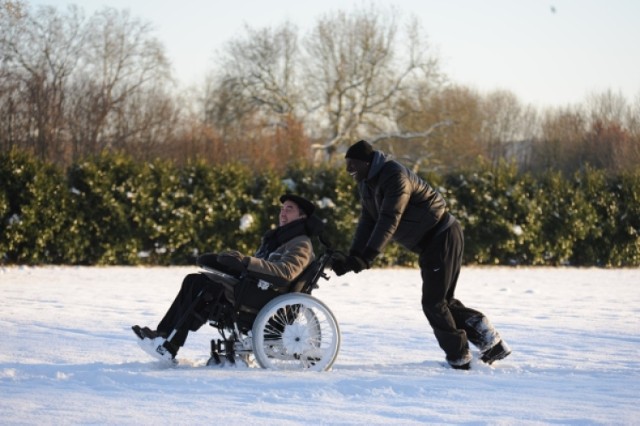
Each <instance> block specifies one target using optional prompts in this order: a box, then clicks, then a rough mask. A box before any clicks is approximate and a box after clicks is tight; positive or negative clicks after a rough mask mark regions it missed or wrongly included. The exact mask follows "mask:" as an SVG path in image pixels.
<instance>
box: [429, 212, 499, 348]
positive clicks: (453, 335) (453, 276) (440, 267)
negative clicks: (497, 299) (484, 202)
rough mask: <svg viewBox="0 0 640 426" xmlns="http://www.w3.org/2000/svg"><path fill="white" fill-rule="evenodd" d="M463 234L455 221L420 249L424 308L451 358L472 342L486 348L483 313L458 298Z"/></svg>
mask: <svg viewBox="0 0 640 426" xmlns="http://www.w3.org/2000/svg"><path fill="white" fill-rule="evenodd" d="M463 251H464V237H463V234H462V228H461V227H460V224H459V223H458V222H457V221H455V222H454V223H453V224H452V225H451V226H450V227H449V228H448V229H446V230H445V231H443V232H442V233H440V234H438V235H436V236H435V237H433V238H432V240H431V241H430V242H428V243H427V244H426V245H425V248H424V250H423V251H422V253H420V257H419V261H418V262H419V265H420V272H421V274H422V310H423V312H424V314H425V315H426V317H427V319H428V320H429V324H430V325H431V328H433V332H434V334H435V337H436V339H437V340H438V344H439V345H440V347H441V348H442V350H444V352H445V354H446V356H447V359H448V360H452V361H454V360H458V359H460V358H462V357H463V356H464V355H465V354H466V353H467V351H468V350H469V343H468V341H471V343H473V344H475V345H476V346H478V347H480V348H481V349H484V346H486V345H485V341H486V339H487V338H488V337H487V333H489V332H491V330H486V329H485V328H486V327H485V328H483V327H482V326H481V325H480V324H488V320H486V318H485V317H484V315H483V314H482V313H481V312H479V311H476V310H474V309H471V308H467V307H466V306H464V305H463V304H462V302H461V301H459V300H458V299H456V298H455V291H456V285H457V283H458V276H459V275H460V267H461V264H462V253H463Z"/></svg>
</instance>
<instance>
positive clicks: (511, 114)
mask: <svg viewBox="0 0 640 426" xmlns="http://www.w3.org/2000/svg"><path fill="white" fill-rule="evenodd" d="M481 111H482V114H483V120H482V121H483V124H482V128H481V131H480V134H479V135H478V137H479V139H480V143H481V144H483V145H484V146H485V147H486V153H487V155H488V156H489V159H490V160H491V161H492V163H493V164H496V163H497V162H498V161H499V160H500V159H504V158H514V159H516V160H519V161H520V162H522V161H524V160H525V159H526V157H527V156H528V150H529V149H530V143H531V141H532V140H533V139H534V138H535V137H536V133H537V132H536V131H537V112H536V111H535V109H534V108H533V107H531V106H523V105H522V104H521V103H520V101H519V100H518V99H517V97H516V96H515V95H514V94H513V93H511V92H508V91H505V90H498V91H495V92H492V93H489V94H488V95H486V96H485V97H484V98H483V101H482V105H481Z"/></svg>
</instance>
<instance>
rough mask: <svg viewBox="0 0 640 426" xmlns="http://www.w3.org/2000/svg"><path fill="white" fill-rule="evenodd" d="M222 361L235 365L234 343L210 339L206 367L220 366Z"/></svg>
mask: <svg viewBox="0 0 640 426" xmlns="http://www.w3.org/2000/svg"><path fill="white" fill-rule="evenodd" d="M223 357H224V359H225V360H226V361H227V362H229V363H231V364H235V363H236V351H235V342H234V341H233V340H222V339H217V340H216V339H212V340H211V358H209V361H207V365H220V364H222V362H223Z"/></svg>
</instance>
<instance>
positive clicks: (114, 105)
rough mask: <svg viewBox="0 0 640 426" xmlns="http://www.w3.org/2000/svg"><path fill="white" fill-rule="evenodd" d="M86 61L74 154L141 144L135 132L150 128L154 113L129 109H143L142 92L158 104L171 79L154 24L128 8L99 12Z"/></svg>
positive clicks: (77, 94)
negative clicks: (152, 33) (136, 143)
mask: <svg viewBox="0 0 640 426" xmlns="http://www.w3.org/2000/svg"><path fill="white" fill-rule="evenodd" d="M81 61H82V69H81V70H80V71H79V72H78V74H77V77H76V79H75V81H74V87H73V90H72V92H73V95H74V96H73V100H72V101H71V102H70V103H71V109H72V111H73V114H72V115H71V116H70V121H71V122H70V127H71V129H72V138H73V141H74V152H75V153H77V155H86V154H95V153H97V152H100V151H101V150H103V149H105V148H110V147H117V146H123V145H125V144H127V143H132V142H135V137H134V136H135V135H140V134H142V133H144V130H145V128H148V127H149V126H150V123H149V120H150V117H146V118H144V119H141V117H142V115H140V114H133V115H132V114H129V113H131V112H132V111H139V108H140V102H143V101H142V98H144V95H143V96H141V94H145V93H146V94H149V95H150V96H148V102H152V101H153V100H156V99H157V96H158V93H159V92H160V91H161V90H162V87H164V86H166V85H168V84H169V83H170V73H169V63H168V61H167V59H166V57H165V54H164V49H163V47H162V45H161V43H160V42H159V41H158V40H157V39H156V38H154V37H153V36H152V35H151V28H150V26H149V24H146V23H143V22H141V21H140V20H138V19H134V18H131V16H130V14H129V12H128V11H117V10H115V9H110V8H106V9H104V10H102V11H100V12H98V13H96V14H95V15H94V16H93V17H92V18H91V20H90V21H89V23H88V25H87V42H86V45H85V48H84V49H83V53H82V56H81ZM133 105H135V107H133ZM125 112H128V113H125ZM171 114H172V113H170V115H171ZM166 118H167V117H166V116H162V117H156V118H155V119H153V121H155V122H157V123H162V120H164V119H166ZM123 120H124V121H126V122H123ZM136 120H138V121H137V122H136Z"/></svg>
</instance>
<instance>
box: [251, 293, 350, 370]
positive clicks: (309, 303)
mask: <svg viewBox="0 0 640 426" xmlns="http://www.w3.org/2000/svg"><path fill="white" fill-rule="evenodd" d="M252 336H253V354H254V355H255V357H256V361H258V364H260V366H261V367H262V368H272V369H275V370H315V371H324V370H328V369H329V368H331V366H332V365H333V363H334V361H335V360H336V357H337V356H338V350H339V349H340V329H339V327H338V323H337V322H336V319H335V317H334V316H333V313H332V312H331V310H330V309H329V308H328V307H327V306H326V305H325V304H324V303H322V302H321V301H320V300H318V299H316V298H314V297H312V296H309V295H307V294H302V293H290V294H285V295H282V296H278V297H276V298H275V299H273V300H272V301H270V302H269V303H267V304H266V305H265V306H264V307H263V308H262V309H261V310H260V312H258V315H257V316H256V320H255V322H254V323H253V329H252Z"/></svg>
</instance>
